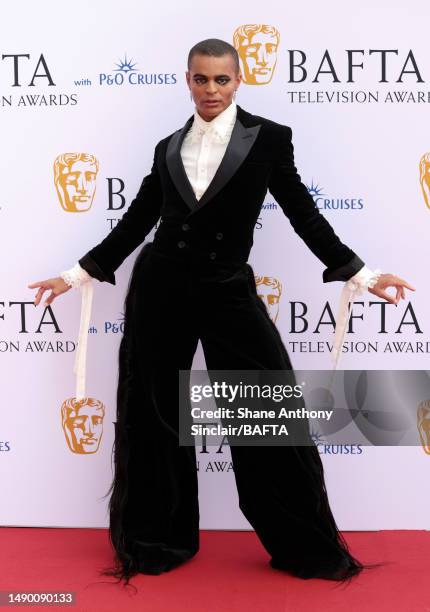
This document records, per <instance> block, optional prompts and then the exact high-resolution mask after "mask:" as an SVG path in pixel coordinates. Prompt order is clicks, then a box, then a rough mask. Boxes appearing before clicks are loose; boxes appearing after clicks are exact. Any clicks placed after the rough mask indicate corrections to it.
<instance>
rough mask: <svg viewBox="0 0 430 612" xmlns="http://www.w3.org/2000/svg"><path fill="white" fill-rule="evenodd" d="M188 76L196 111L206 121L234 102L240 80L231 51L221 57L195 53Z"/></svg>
mask: <svg viewBox="0 0 430 612" xmlns="http://www.w3.org/2000/svg"><path fill="white" fill-rule="evenodd" d="M186 78H187V83H188V87H189V88H190V91H191V93H192V95H193V99H194V103H195V105H196V108H197V112H198V113H199V115H200V116H201V117H202V118H203V119H204V120H205V121H211V120H212V119H213V118H214V117H216V116H217V115H219V114H220V113H222V111H223V110H225V109H226V108H227V106H229V105H230V104H231V101H232V100H233V94H234V92H235V90H236V89H237V88H238V87H239V85H240V81H241V77H240V74H237V73H236V70H235V65H234V60H233V57H232V56H231V55H230V54H229V53H228V54H226V55H222V56H221V57H212V56H208V55H194V57H193V58H192V60H191V65H190V70H188V71H187V72H186Z"/></svg>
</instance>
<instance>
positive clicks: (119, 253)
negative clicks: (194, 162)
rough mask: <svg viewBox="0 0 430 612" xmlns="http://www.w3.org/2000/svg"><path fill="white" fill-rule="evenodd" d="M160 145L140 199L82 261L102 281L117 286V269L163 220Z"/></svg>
mask: <svg viewBox="0 0 430 612" xmlns="http://www.w3.org/2000/svg"><path fill="white" fill-rule="evenodd" d="M159 146H160V143H158V144H157V146H156V147H155V152H154V161H153V164H152V168H151V172H150V173H149V174H148V175H147V176H145V177H144V179H143V180H142V183H141V185H140V188H139V191H138V193H137V195H136V197H135V198H134V199H133V200H132V202H131V204H130V206H129V207H128V209H127V211H126V212H125V213H124V215H123V216H122V218H121V219H120V221H119V222H118V223H117V224H116V226H115V227H114V228H113V229H112V230H111V232H110V233H109V234H108V235H107V236H106V238H104V240H102V241H101V242H100V243H99V244H97V245H96V246H95V247H93V248H92V249H91V250H90V251H88V253H86V254H85V255H84V256H83V257H81V259H79V264H80V265H81V266H82V268H83V269H84V270H86V271H87V272H88V274H90V275H91V276H93V277H94V278H97V279H98V280H100V281H107V282H108V283H111V284H112V285H115V270H116V269H117V268H118V267H119V266H120V265H121V264H122V262H123V261H124V259H126V257H128V256H129V255H130V254H131V253H132V252H133V251H134V250H135V249H136V248H137V247H138V246H139V244H141V243H142V242H143V241H144V240H145V238H146V236H147V235H148V234H149V232H150V231H151V229H152V228H153V227H154V225H155V224H156V223H157V221H158V219H159V218H160V210H161V203H162V198H163V196H162V188H161V180H160V175H159V172H158V169H157V156H158V154H159Z"/></svg>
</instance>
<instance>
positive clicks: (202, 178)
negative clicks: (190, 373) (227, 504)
mask: <svg viewBox="0 0 430 612" xmlns="http://www.w3.org/2000/svg"><path fill="white" fill-rule="evenodd" d="M186 79H187V84H188V87H189V89H190V92H191V97H192V99H193V100H194V103H195V112H194V115H193V116H192V117H190V118H189V119H188V121H187V122H186V124H185V125H184V127H182V128H181V129H179V130H178V131H176V132H174V133H173V134H171V135H169V136H168V137H166V138H164V139H162V140H161V141H160V142H159V143H158V144H157V146H156V147H155V154H154V163H153V166H152V169H151V173H150V174H149V175H148V176H146V177H145V178H144V179H143V182H142V184H141V187H140V189H139V192H138V194H137V196H136V198H135V199H134V200H133V201H132V203H131V204H130V206H129V208H128V210H127V212H126V213H125V214H124V215H123V217H122V219H121V221H120V222H119V223H118V225H117V226H116V227H115V228H114V229H113V230H112V231H111V232H110V234H109V235H108V236H107V237H106V238H105V239H104V240H103V241H102V242H101V243H100V244H98V245H97V246H95V247H94V248H92V249H91V250H90V251H89V252H88V253H87V254H86V255H84V256H83V257H82V258H81V259H80V260H79V264H77V265H76V266H75V267H74V268H72V270H68V271H66V272H64V273H63V274H62V275H61V277H59V278H56V279H48V281H42V282H40V283H33V284H32V285H30V287H40V288H39V291H38V293H37V295H36V299H35V304H38V303H39V302H40V299H41V297H42V295H43V292H44V291H45V290H46V289H48V288H51V289H52V292H51V294H50V296H49V297H48V298H47V300H46V302H47V303H51V302H52V300H53V299H54V298H55V297H56V296H57V295H59V294H60V293H63V292H65V291H67V290H68V289H69V287H70V286H80V285H81V286H85V285H86V283H88V282H89V281H90V279H91V277H94V278H97V279H98V280H100V281H107V282H109V283H111V284H115V270H116V269H117V268H118V267H119V266H120V265H121V263H122V262H123V261H124V259H125V258H126V257H127V256H128V255H130V254H131V253H132V251H134V250H135V249H136V247H137V246H138V245H140V244H141V243H142V242H143V241H144V239H145V237H146V236H147V234H148V233H149V232H150V231H151V229H152V228H153V227H154V225H155V224H156V223H157V221H158V220H159V218H160V217H161V223H160V225H159V227H158V229H157V231H156V233H155V236H154V240H153V242H152V243H148V244H146V245H145V246H144V247H143V249H142V250H141V253H140V254H139V256H138V258H137V259H136V262H135V265H134V269H133V273H132V277H131V281H130V285H129V289H128V294H127V298H126V310H125V329H124V336H123V339H122V342H121V347H120V355H119V383H118V396H117V399H118V402H117V422H116V431H115V478H114V481H113V483H112V496H111V499H110V535H111V540H112V543H113V545H114V548H115V551H116V568H115V569H114V570H113V571H112V572H111V573H113V574H114V575H116V576H118V577H120V578H126V580H128V579H129V577H130V576H132V575H134V574H136V573H138V572H141V573H148V574H159V573H161V572H164V571H168V570H171V569H173V568H174V567H176V566H178V565H180V564H181V563H182V562H184V561H185V560H186V559H189V558H191V557H192V556H193V555H195V554H196V552H197V551H198V549H199V508H198V491H197V471H196V457H195V449H194V447H193V448H192V449H191V447H184V446H179V444H178V414H177V408H178V370H185V371H187V370H189V369H190V368H191V365H192V361H193V356H194V353H195V350H196V347H197V343H198V341H199V340H201V343H202V347H203V351H204V355H205V360H206V366H207V369H208V370H211V371H213V370H264V371H277V370H281V371H291V370H292V367H291V362H290V360H289V357H288V354H287V351H286V349H285V346H284V345H283V342H282V339H281V337H280V335H279V332H278V331H277V329H276V326H275V325H274V323H273V321H272V320H271V319H270V316H269V313H268V311H267V309H266V307H265V305H264V303H263V302H262V301H261V300H260V299H259V297H258V295H257V291H256V285H255V279H254V274H253V270H252V268H251V266H249V264H248V263H247V260H248V256H249V252H250V249H251V246H252V235H253V230H254V226H255V223H256V221H257V218H258V215H259V213H260V209H261V205H262V203H263V200H264V197H265V195H266V192H267V189H269V190H270V192H271V193H272V195H273V196H274V197H275V198H276V200H277V201H278V203H279V204H280V206H281V207H282V210H283V211H284V213H285V214H286V215H287V217H288V218H289V220H290V222H291V224H292V225H293V227H294V229H295V231H296V232H297V233H298V234H299V236H300V237H301V238H302V239H303V240H304V242H305V243H306V244H307V246H308V247H309V248H310V249H311V250H312V252H313V253H314V254H315V255H316V256H317V257H319V259H320V260H321V261H322V262H323V263H324V265H325V266H326V269H325V270H324V273H323V279H324V281H325V282H328V281H334V280H343V281H348V280H349V279H351V278H353V279H355V282H356V283H357V284H360V286H362V287H365V286H369V287H370V285H373V289H371V291H372V293H374V294H375V295H378V296H380V297H383V298H385V299H387V300H388V301H390V302H393V303H397V301H398V300H399V299H400V297H404V287H408V288H411V289H412V287H410V286H409V285H408V283H406V282H405V281H403V280H402V279H399V278H397V277H395V276H393V275H390V274H383V275H375V274H373V273H372V272H371V271H370V270H368V269H367V268H366V266H364V263H363V261H362V260H361V259H360V258H359V257H358V256H357V255H356V254H355V253H354V252H353V251H352V250H351V249H349V248H348V247H347V246H346V245H344V244H343V243H342V242H341V241H340V240H339V238H338V237H337V236H336V234H335V233H334V231H333V229H332V227H331V226H330V224H329V223H328V221H327V220H326V219H325V218H324V217H323V216H322V215H321V213H320V212H319V210H318V209H317V208H316V207H315V205H314V202H313V199H312V197H311V196H310V194H309V193H308V191H307V189H306V187H305V185H303V183H302V182H301V180H300V177H299V175H298V174H297V171H296V168H295V166H294V157H293V146H292V143H291V128H289V127H287V126H283V125H280V124H278V123H275V122H273V121H270V120H268V119H265V118H262V117H259V116H256V115H252V114H251V113H249V112H247V111H245V110H244V109H243V108H241V107H240V106H239V105H236V103H235V101H234V97H235V94H236V91H237V89H238V88H239V86H240V82H241V75H240V70H239V58H238V55H237V52H236V50H235V49H234V47H233V46H231V45H229V44H228V43H225V42H224V41H220V40H218V39H209V40H205V41H202V42H200V43H198V44H197V45H195V46H194V47H193V48H192V49H191V50H190V53H189V57H188V71H187V73H186ZM160 278H162V279H163V296H162V299H161V300H159V299H158V296H157V295H156V294H155V293H156V292H154V291H153V289H154V287H156V286H158V283H159V279H160ZM64 279H65V280H64ZM66 281H67V282H66ZM388 286H395V287H396V288H397V295H396V297H395V298H392V297H391V296H390V295H389V294H388V293H386V291H385V289H386V288H387V287H388ZM369 290H370V289H369ZM197 298H198V303H199V308H198V309H195V307H194V305H195V303H196V300H197ZM186 399H187V398H180V403H181V402H183V403H186ZM231 454H232V460H233V465H234V473H235V479H236V484H237V488H238V493H239V505H240V508H241V510H242V511H243V513H244V515H245V516H246V518H247V519H248V521H249V522H250V524H251V525H252V526H253V527H254V529H255V531H256V533H257V535H258V537H259V538H260V540H261V542H262V544H263V545H264V547H265V548H266V550H267V551H268V552H269V553H270V555H271V560H270V563H271V565H272V567H274V568H278V569H281V570H286V571H289V572H291V573H293V574H294V575H296V576H300V577H302V578H312V577H320V578H326V579H332V580H345V579H348V578H350V577H351V576H353V575H354V574H357V573H358V572H359V571H361V570H362V569H363V567H364V566H363V565H362V564H361V563H360V562H359V561H358V560H357V559H355V558H354V557H353V556H352V555H351V554H350V553H349V551H348V547H347V545H346V542H345V541H344V540H343V538H342V536H341V534H340V533H339V531H338V529H337V526H336V523H335V521H334V518H333V515H332V513H331V510H330V507H329V503H328V499H327V493H326V490H325V484H324V474H323V467H322V463H321V459H320V456H319V453H318V451H317V449H316V447H315V446H314V445H313V446H297V447H294V446H278V447H270V446H266V447H258V448H257V447H252V446H247V447H245V446H234V445H232V446H231Z"/></svg>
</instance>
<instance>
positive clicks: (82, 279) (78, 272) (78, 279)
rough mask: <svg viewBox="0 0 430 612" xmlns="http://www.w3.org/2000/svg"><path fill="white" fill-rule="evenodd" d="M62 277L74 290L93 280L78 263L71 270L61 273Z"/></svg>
mask: <svg viewBox="0 0 430 612" xmlns="http://www.w3.org/2000/svg"><path fill="white" fill-rule="evenodd" d="M60 276H61V278H62V279H63V281H64V282H65V283H67V284H68V285H69V286H70V287H73V288H74V289H77V288H78V287H80V286H81V285H82V284H83V283H87V282H88V281H90V280H91V279H92V276H90V274H88V272H87V271H86V270H84V269H83V268H82V266H81V265H80V264H78V263H77V264H75V265H74V266H73V268H70V270H65V271H64V272H61V274H60Z"/></svg>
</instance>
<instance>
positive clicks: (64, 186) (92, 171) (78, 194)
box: [58, 160, 97, 212]
mask: <svg viewBox="0 0 430 612" xmlns="http://www.w3.org/2000/svg"><path fill="white" fill-rule="evenodd" d="M96 176H97V169H96V166H95V165H94V164H92V163H91V162H87V161H82V160H80V161H76V162H74V163H73V164H72V165H71V166H69V167H68V166H64V167H63V168H62V170H61V174H60V176H59V179H58V182H59V185H58V188H59V190H60V191H61V193H62V195H63V201H64V206H63V207H65V208H66V210H69V211H72V212H81V211H84V210H88V209H89V208H90V207H91V203H92V201H93V197H94V192H95V189H96Z"/></svg>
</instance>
